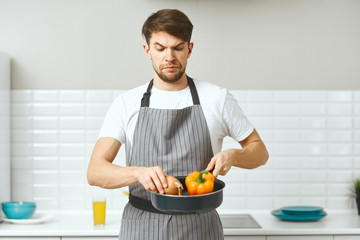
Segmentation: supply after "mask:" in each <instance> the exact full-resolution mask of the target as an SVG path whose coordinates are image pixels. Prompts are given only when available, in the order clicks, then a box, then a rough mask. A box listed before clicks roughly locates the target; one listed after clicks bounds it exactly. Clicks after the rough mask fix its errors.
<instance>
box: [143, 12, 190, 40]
mask: <svg viewBox="0 0 360 240" xmlns="http://www.w3.org/2000/svg"><path fill="white" fill-rule="evenodd" d="M192 30H193V25H192V23H191V22H190V19H189V18H188V17H187V16H186V15H185V14H184V13H183V12H181V11H179V10H177V9H162V10H159V11H157V12H156V13H153V14H151V15H150V16H149V17H148V19H146V21H145V23H144V25H143V27H142V35H143V36H144V38H145V39H146V42H147V44H149V42H150V38H151V35H152V34H153V33H156V32H166V33H168V34H170V35H173V36H175V37H178V38H180V39H182V40H184V41H185V42H188V43H190V40H191V34H192Z"/></svg>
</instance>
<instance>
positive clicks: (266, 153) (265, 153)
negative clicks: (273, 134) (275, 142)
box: [261, 146, 269, 165]
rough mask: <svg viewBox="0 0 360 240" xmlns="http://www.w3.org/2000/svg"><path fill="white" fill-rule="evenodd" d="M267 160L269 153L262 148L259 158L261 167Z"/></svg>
mask: <svg viewBox="0 0 360 240" xmlns="http://www.w3.org/2000/svg"><path fill="white" fill-rule="evenodd" d="M268 159H269V152H268V151H267V149H266V147H265V146H264V151H263V154H262V157H261V165H265V164H266V163H267V161H268Z"/></svg>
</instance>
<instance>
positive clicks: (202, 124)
mask: <svg viewBox="0 0 360 240" xmlns="http://www.w3.org/2000/svg"><path fill="white" fill-rule="evenodd" d="M192 28H193V25H192V24H191V22H190V20H189V19H188V17H187V16H186V15H185V14H184V13H182V12H180V11H178V10H170V9H164V10H160V11H158V12H156V13H153V14H152V15H151V16H150V17H149V18H148V19H147V20H146V21H145V23H144V25H143V29H142V33H143V36H144V37H145V39H146V44H144V46H143V47H144V50H145V54H146V56H147V57H148V58H149V59H150V60H151V62H152V65H153V69H154V77H153V80H152V81H151V82H150V83H146V84H145V85H142V86H140V87H137V88H135V89H132V90H129V91H127V92H125V93H123V94H121V95H120V96H119V97H118V98H117V99H116V100H115V101H114V103H113V104H112V106H111V107H110V109H109V110H108V112H107V114H106V117H105V120H104V123H103V125H102V128H101V131H100V135H99V138H98V141H97V142H96V144H95V147H94V150H93V153H92V156H91V159H90V163H89V167H88V175H87V176H88V182H89V184H90V185H96V186H100V187H103V188H108V189H112V188H121V187H125V186H129V191H130V202H129V203H128V204H127V205H126V207H125V209H124V212H123V219H122V223H121V231H120V239H185V240H189V239H196V240H199V239H214V240H218V239H223V238H224V237H223V229H222V225H221V221H220V218H219V216H218V214H217V212H216V210H213V211H210V212H206V213H199V214H179V215H170V214H165V213H162V212H158V211H157V210H156V209H152V208H151V204H138V202H139V200H140V202H144V200H145V201H146V203H148V202H149V199H150V193H149V191H155V192H159V193H164V189H165V188H166V187H167V181H166V175H171V176H186V175H188V174H189V173H190V172H192V171H200V170H203V169H207V170H213V174H214V176H215V177H217V176H218V175H226V174H227V172H228V171H229V170H230V168H231V167H232V166H236V167H241V168H247V169H252V168H256V167H258V166H260V165H263V164H265V162H266V161H267V159H268V153H267V150H266V148H265V145H264V144H263V142H262V140H261V139H260V137H259V135H258V134H257V132H256V130H255V129H254V127H253V126H252V125H251V124H250V122H249V121H248V120H247V118H246V116H245V115H244V114H243V112H242V110H241V109H240V107H239V105H238V103H237V101H236V100H235V99H234V97H233V96H232V95H231V94H230V93H229V91H228V90H226V89H224V88H221V87H218V86H216V85H214V84H210V83H207V82H204V81H200V80H193V79H191V78H190V77H188V76H187V75H186V74H185V69H186V64H187V59H188V58H189V57H190V55H191V53H192V50H193V47H194V44H193V43H192V42H191V41H190V40H191V34H192ZM225 136H230V137H232V138H234V139H235V140H236V141H238V142H239V143H240V145H241V146H242V149H228V150H225V151H221V145H222V141H223V138H224V137H225ZM122 144H125V146H126V165H127V166H117V165H115V164H113V163H112V162H113V160H114V158H115V156H116V154H117V153H118V150H119V148H120V147H121V145H122ZM214 152H215V153H216V154H215V155H214Z"/></svg>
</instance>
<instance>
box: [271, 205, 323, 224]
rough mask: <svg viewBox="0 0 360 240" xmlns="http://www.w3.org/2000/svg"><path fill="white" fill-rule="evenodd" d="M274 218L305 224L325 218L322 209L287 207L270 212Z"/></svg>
mask: <svg viewBox="0 0 360 240" xmlns="http://www.w3.org/2000/svg"><path fill="white" fill-rule="evenodd" d="M271 214H272V215H274V216H275V217H277V218H279V219H281V220H285V221H295V222H306V221H316V220H319V219H321V218H323V217H325V216H326V212H325V211H324V209H323V208H322V207H314V206H288V207H283V208H280V209H277V210H273V211H272V212H271Z"/></svg>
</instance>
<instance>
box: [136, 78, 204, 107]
mask: <svg viewBox="0 0 360 240" xmlns="http://www.w3.org/2000/svg"><path fill="white" fill-rule="evenodd" d="M186 78H187V80H188V85H189V88H190V92H191V97H192V100H193V104H194V105H200V100H199V95H198V93H197V90H196V87H195V84H194V81H193V80H192V79H191V78H190V77H189V76H188V75H186ZM153 82H154V79H152V80H151V81H150V83H149V85H148V88H147V90H146V92H145V93H144V95H143V98H142V99H141V107H149V105H150V95H151V89H152V86H153Z"/></svg>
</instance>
